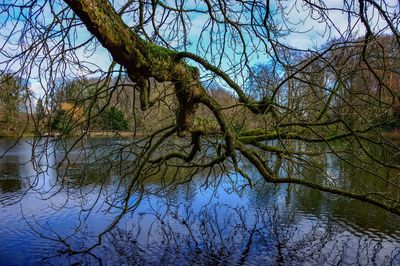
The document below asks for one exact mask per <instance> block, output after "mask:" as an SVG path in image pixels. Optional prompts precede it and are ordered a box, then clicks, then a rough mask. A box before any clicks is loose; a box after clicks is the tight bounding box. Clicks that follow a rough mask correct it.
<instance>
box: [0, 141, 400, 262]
mask: <svg viewBox="0 0 400 266" xmlns="http://www.w3.org/2000/svg"><path fill="white" fill-rule="evenodd" d="M0 141H1V140H0ZM87 141H92V142H91V143H90V145H89V146H84V147H85V154H84V155H85V156H83V155H82V152H78V151H76V152H71V153H70V154H69V155H68V160H62V158H63V155H65V153H64V151H63V150H62V149H61V148H60V147H57V146H55V145H54V144H51V143H48V145H50V146H51V145H52V146H51V147H52V149H48V151H47V153H46V155H47V156H42V157H40V156H39V155H40V154H39V153H37V154H36V155H37V157H38V158H39V159H38V160H37V165H36V168H35V169H36V171H35V170H34V165H32V164H27V163H26V162H27V161H29V158H30V154H28V152H27V151H30V150H31V149H30V148H29V147H30V146H29V143H27V142H26V141H23V142H21V144H20V145H18V146H17V147H16V148H15V149H13V150H12V151H11V152H10V153H7V155H6V156H5V157H3V158H2V159H0V170H1V174H0V175H1V178H0V198H1V197H5V196H7V197H9V196H10V195H12V196H14V197H15V196H16V195H20V194H19V193H18V192H22V191H24V190H25V189H26V187H28V186H29V187H31V188H32V189H31V190H29V191H30V192H29V193H28V194H26V195H25V196H24V197H23V198H22V200H21V207H19V206H18V205H3V206H1V205H0V209H1V212H0V220H1V221H2V222H1V226H0V235H1V236H2V237H1V238H0V247H1V248H0V265H23V264H32V263H34V264H38V263H42V264H50V265H60V264H74V263H81V264H106V265H110V264H114V265H118V264H125V265H136V264H149V265H153V264H183V265H186V264H187V265H192V264H200V265H209V264H230V265H231V264H232V265H243V264H245V265H257V264H262V265H265V264H268V265H283V264H287V265H299V264H327V265H337V264H368V263H370V262H372V263H375V264H378V265H383V264H385V265H391V264H392V265H396V264H399V263H400V231H399V228H398V224H400V223H399V222H400V219H399V218H398V217H396V216H394V215H391V214H389V213H388V212H385V211H383V210H381V209H378V208H376V207H373V206H371V205H368V204H365V203H362V202H359V201H354V200H349V199H344V198H340V197H332V196H331V195H326V194H323V193H321V192H318V191H316V190H312V189H308V188H302V187H298V186H294V185H280V186H274V185H269V184H265V183H264V182H260V181H259V180H258V179H257V176H254V177H253V178H254V183H255V186H254V187H253V188H249V187H248V186H246V184H247V182H246V180H244V179H243V178H241V177H240V176H239V175H237V174H235V173H233V170H232V169H231V168H230V166H229V165H223V166H221V167H215V168H214V169H213V170H212V171H196V170H194V169H189V168H177V167H174V166H172V165H169V166H166V165H165V166H163V167H161V168H159V169H152V168H146V169H143V171H146V173H147V174H148V175H147V176H149V178H147V179H146V180H143V182H141V184H142V187H140V188H139V187H138V188H135V189H134V190H131V191H132V192H131V198H129V206H134V208H131V209H129V211H126V210H125V209H124V208H123V206H124V204H125V200H126V197H125V196H126V192H127V191H130V190H129V185H130V184H131V182H130V181H131V179H130V178H131V174H132V172H133V171H134V170H135V169H134V167H135V165H133V157H134V156H138V155H133V156H132V153H131V152H129V151H127V150H125V149H126V146H123V145H122V146H121V147H120V146H118V145H120V144H121V143H120V142H118V141H110V140H104V141H102V140H99V139H96V140H87ZM0 144H1V143H0ZM66 144H67V145H68V143H66ZM86 144H87V143H86ZM86 144H85V143H83V144H82V145H86ZM110 144H112V145H116V146H110ZM43 145H47V144H46V143H45V144H43ZM0 147H4V145H3V146H0ZM93 147H95V148H93ZM110 147H112V148H113V149H114V151H115V149H119V152H114V153H111V155H110V154H109V153H107V151H109V149H110ZM119 147H120V148H119ZM312 148H313V149H314V150H315V147H312ZM322 149H323V148H322ZM81 151H82V150H81ZM105 155H106V156H105ZM118 156H120V157H119V158H121V156H122V158H125V160H123V161H124V163H122V164H119V165H116V167H115V166H114V167H111V166H112V164H111V163H110V162H111V161H110V160H112V158H115V157H118ZM124 156H127V157H124ZM346 156H347V157H346V161H348V162H346V161H343V160H338V158H336V157H334V156H329V155H326V154H323V155H321V157H320V159H321V160H320V161H319V164H320V165H321V167H319V168H317V169H316V168H312V167H308V165H306V164H305V165H294V164H291V163H290V162H285V161H282V162H281V164H280V166H279V167H278V168H277V170H278V171H280V172H281V173H282V175H283V174H289V173H290V174H294V173H297V174H301V175H304V176H306V177H307V178H309V179H316V180H317V179H320V178H321V176H322V177H324V178H327V179H326V180H327V181H326V182H337V183H338V184H342V185H343V186H348V187H349V188H353V187H354V188H355V189H356V188H357V186H359V182H358V181H359V179H360V178H362V179H363V180H364V181H365V180H367V181H368V180H369V178H370V177H371V176H370V175H372V174H373V173H371V172H368V171H364V170H362V169H360V168H355V167H353V166H352V164H356V163H359V160H358V159H357V156H358V155H357V154H356V153H349V154H347V155H346ZM381 156H387V155H385V154H382V155H381ZM107 160H109V161H107ZM273 160H275V162H273V163H275V164H276V161H277V160H278V159H277V158H273ZM38 166H39V167H38ZM46 167H50V168H49V169H47V171H46V172H45V173H43V172H41V171H40V169H43V168H46ZM244 167H245V165H244ZM374 167H375V166H374ZM366 169H368V167H367V168H366ZM373 169H374V170H375V171H378V172H379V173H382V174H385V171H386V170H385V169H382V168H373ZM38 170H39V171H38ZM371 170H372V168H371ZM249 172H251V169H249ZM353 176H354V179H353V178H352V177H353ZM371 180H372V178H371ZM189 181H190V182H189ZM373 185H383V186H386V184H381V183H374V184H373ZM44 196H46V197H44ZM138 200H140V201H138ZM136 203H138V204H137V205H135V204H136ZM121 213H123V215H120V214H121ZM115 219H118V223H117V224H116V226H113V227H111V228H110V230H108V228H109V225H110V224H111V223H112V222H113V221H114V220H115ZM28 225H29V226H28ZM105 231H106V233H104V234H103V235H102V238H101V244H100V245H97V243H98V241H99V238H98V235H99V234H102V233H103V232H105ZM93 246H95V248H93V249H90V250H89V252H87V253H83V254H74V253H68V252H67V251H71V250H73V251H79V250H85V249H87V248H89V247H93ZM16 254H18V256H16ZM16 257H18V260H16Z"/></svg>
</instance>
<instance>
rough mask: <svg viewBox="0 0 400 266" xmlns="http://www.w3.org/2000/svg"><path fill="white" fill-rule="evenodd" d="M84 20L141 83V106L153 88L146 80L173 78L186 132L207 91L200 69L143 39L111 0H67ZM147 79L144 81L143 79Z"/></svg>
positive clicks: (181, 126)
mask: <svg viewBox="0 0 400 266" xmlns="http://www.w3.org/2000/svg"><path fill="white" fill-rule="evenodd" d="M64 2H65V3H66V4H67V5H68V6H69V7H70V8H71V9H72V10H73V11H74V13H75V14H76V15H77V16H78V17H79V18H80V19H81V20H82V22H83V23H84V24H85V26H86V28H87V29H88V31H89V32H90V33H92V34H93V35H94V36H95V37H96V38H97V40H98V41H99V42H100V43H101V44H102V45H103V46H104V47H105V48H106V49H107V50H108V51H109V52H110V53H111V55H112V57H113V59H114V60H115V62H117V63H118V64H120V65H122V66H123V67H125V68H126V70H127V73H128V76H129V77H130V78H131V79H132V81H133V82H136V83H137V84H138V86H139V92H140V94H141V95H140V96H141V97H140V98H141V108H142V110H145V109H147V108H148V107H149V97H150V88H148V85H147V84H144V83H145V80H146V79H148V78H154V79H155V80H157V81H159V82H166V81H170V82H173V84H174V86H175V94H176V96H177V99H178V102H179V108H178V112H177V127H178V135H181V136H182V135H186V133H185V132H187V131H189V130H190V129H191V128H192V127H193V124H194V115H195V112H196V109H197V106H198V105H197V102H198V101H197V99H198V98H199V96H200V95H204V94H206V92H205V90H204V88H203V87H202V85H201V84H200V81H199V72H198V70H197V69H196V68H194V67H190V66H188V65H187V64H186V63H185V62H183V61H182V60H181V59H180V58H177V57H176V54H177V52H175V51H173V50H169V49H166V48H164V47H161V46H158V45H155V44H153V43H150V42H147V41H145V40H143V39H141V38H140V37H139V36H138V35H137V34H136V33H135V32H134V31H132V30H131V29H130V28H129V27H128V26H127V25H126V24H125V23H124V21H123V20H122V18H121V17H120V15H118V13H117V12H116V11H115V10H114V8H113V7H112V6H111V5H110V3H109V2H108V0H64ZM143 81H144V82H143Z"/></svg>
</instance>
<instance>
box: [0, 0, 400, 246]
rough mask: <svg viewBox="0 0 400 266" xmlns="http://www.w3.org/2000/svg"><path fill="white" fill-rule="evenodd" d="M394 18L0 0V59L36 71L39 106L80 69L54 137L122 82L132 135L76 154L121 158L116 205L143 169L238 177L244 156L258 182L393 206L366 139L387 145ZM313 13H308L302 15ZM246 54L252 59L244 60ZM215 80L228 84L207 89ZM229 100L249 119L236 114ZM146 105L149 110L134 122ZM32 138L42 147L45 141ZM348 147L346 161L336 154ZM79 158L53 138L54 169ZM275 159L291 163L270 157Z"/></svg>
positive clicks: (394, 95)
mask: <svg viewBox="0 0 400 266" xmlns="http://www.w3.org/2000/svg"><path fill="white" fill-rule="evenodd" d="M338 14H340V15H338ZM337 16H339V20H338V19H337ZM335 17H336V18H335ZM343 18H345V19H343ZM399 19H400V17H399V12H398V3H397V2H396V1H393V3H392V2H390V1H379V2H376V1H371V0H359V1H343V2H342V3H341V4H340V5H332V6H330V5H329V4H327V3H325V2H324V1H289V2H283V1H276V2H271V1H228V0H222V1H221V0H218V1H217V0H204V1H183V0H181V1H148V0H139V1H130V0H127V1H108V0H64V1H60V0H58V1H41V0H29V1H28V0H27V1H18V0H15V1H2V3H1V4H0V23H1V28H2V32H1V35H2V39H1V45H0V67H1V69H2V70H1V71H2V72H9V73H13V74H14V75H20V76H23V77H24V78H25V79H29V80H32V81H33V80H35V82H37V83H38V84H40V86H41V88H42V89H43V92H44V97H43V102H45V103H48V105H49V106H48V107H47V108H48V109H49V110H51V109H52V107H51V104H52V102H55V98H56V95H57V93H56V91H57V89H58V88H63V87H64V86H67V85H68V84H71V83H70V82H71V81H74V80H76V79H77V78H78V79H82V77H83V76H86V78H90V79H91V81H90V82H89V83H87V84H84V85H83V86H82V87H80V89H79V90H78V92H75V93H74V95H75V97H76V99H75V102H76V108H78V105H79V103H82V106H84V107H85V110H84V112H83V113H82V114H81V115H80V116H81V118H77V119H71V121H70V125H71V126H72V127H74V128H75V129H79V130H77V131H76V132H77V134H78V137H77V140H76V141H75V142H74V143H73V144H72V145H71V146H68V147H66V149H67V150H68V151H73V150H74V149H80V148H82V150H83V149H85V147H86V146H85V145H87V142H86V143H85V144H82V140H84V139H86V136H87V135H88V134H89V133H88V132H89V131H90V128H91V123H92V122H93V121H94V120H95V119H96V117H98V116H99V115H100V114H101V113H102V112H103V111H104V110H105V109H106V108H107V106H109V105H118V103H121V102H123V101H124V100H126V99H127V96H126V95H128V94H129V95H130V96H129V97H130V99H132V101H133V104H131V105H130V106H131V107H132V109H133V112H132V116H131V119H132V120H134V121H133V122H132V125H133V126H132V128H133V133H132V136H136V137H138V138H136V137H130V138H127V140H126V142H125V143H124V144H121V145H118V146H117V147H116V148H115V149H113V150H112V151H108V152H107V154H106V155H104V154H103V155H102V156H100V157H101V158H98V157H97V156H99V155H97V154H94V153H93V154H91V155H92V156H95V157H96V159H97V160H95V161H96V162H93V160H92V159H93V158H92V157H91V158H90V159H87V161H85V162H86V163H87V164H86V166H87V167H89V168H90V167H95V166H96V163H100V164H101V163H102V162H103V163H104V161H106V162H110V163H111V165H112V167H114V168H115V169H123V173H124V174H123V176H124V178H125V177H126V178H127V179H126V180H125V179H124V180H125V181H124V182H126V184H125V185H124V186H121V187H119V189H120V191H118V193H116V194H115V195H114V196H113V197H112V196H110V198H108V200H107V203H108V204H110V206H112V207H118V208H119V209H120V210H121V216H122V215H123V214H125V213H127V212H128V211H130V210H132V209H134V208H135V204H134V203H132V197H136V196H133V195H137V194H136V192H137V191H141V189H143V183H144V182H146V179H149V178H152V177H154V176H157V177H159V178H161V179H162V178H163V177H165V175H166V173H167V171H170V170H166V169H168V168H169V167H170V166H172V165H173V166H179V167H178V169H181V170H177V171H188V173H186V174H184V175H182V176H183V177H182V176H181V177H179V178H178V177H176V178H174V180H173V182H188V181H190V180H192V178H193V176H194V175H195V174H197V173H199V172H200V171H202V172H207V171H213V170H212V169H213V168H214V167H219V168H220V169H222V171H225V172H226V173H229V172H230V171H234V172H237V173H239V174H240V175H242V176H243V177H244V178H245V179H246V180H247V184H248V185H250V186H252V185H253V182H254V179H253V177H252V176H251V174H250V171H249V168H248V167H247V165H251V166H252V167H253V169H256V172H257V175H259V176H261V177H262V178H263V180H264V181H265V182H271V183H276V184H282V183H290V184H296V185H301V186H306V187H310V188H313V189H317V190H320V191H322V192H328V193H330V194H336V195H340V196H347V197H350V198H353V199H358V200H361V201H364V202H368V203H370V204H373V205H375V206H378V207H380V208H383V209H385V210H387V211H390V212H392V213H395V214H400V196H399V195H400V193H399V189H400V183H399V182H400V180H399V177H398V170H400V166H399V165H398V163H397V162H395V161H390V160H386V159H384V158H378V157H377V156H376V155H375V154H374V153H373V152H372V151H371V149H375V148H376V147H383V149H384V150H385V151H386V152H391V153H396V154H397V153H398V152H399V147H398V146H397V144H395V143H394V142H392V141H391V140H390V139H387V138H385V136H384V135H383V134H382V131H381V128H382V121H381V120H380V118H381V117H383V116H384V115H385V114H387V113H388V112H391V113H393V112H394V110H397V109H396V108H397V106H398V97H399V95H398V92H399V91H398V84H397V83H395V82H394V80H395V79H397V77H398V74H399V66H398V65H397V63H396V62H398V59H399V58H398V56H399V53H398V52H396V51H398V49H399V48H400V47H399V46H400V34H399V31H398V29H399ZM310 23H311V24H310ZM315 23H319V24H318V25H319V26H321V27H318V28H317V29H314V28H313V26H307V25H314V24H315ZM339 23H341V24H340V25H339ZM301 25H303V26H301ZM318 34H320V35H323V37H321V40H322V41H321V43H320V44H319V45H317V44H315V45H314V46H313V45H311V44H308V46H307V47H304V46H303V47H301V43H296V38H295V37H296V36H297V37H298V36H299V35H303V36H304V35H306V36H310V37H309V38H315V36H318ZM107 62H109V65H106V64H107ZM260 63H261V64H263V65H264V67H265V69H264V70H265V71H258V70H257V69H256V68H255V65H257V64H260ZM252 78H253V80H258V82H257V84H255V83H254V82H249V80H251V79H252ZM254 78H256V79H254ZM215 84H219V86H220V87H223V88H225V90H227V91H228V94H231V95H233V98H232V99H231V100H230V101H225V102H222V100H221V99H218V97H215V94H213V92H212V87H215V86H213V85H215ZM394 84H395V85H394ZM396 84H397V85H396ZM249 86H250V88H249ZM128 102H129V101H128ZM83 103H84V104H83ZM99 103H101V104H99ZM227 103H229V104H228V105H227ZM125 104H127V103H125ZM129 104H130V103H129ZM139 107H140V108H139ZM160 110H162V111H160ZM205 114H206V115H205ZM208 114H211V115H208ZM232 114H237V115H236V117H239V116H242V118H247V119H251V120H252V121H253V123H242V126H236V125H237V121H238V120H236V121H235V119H231V118H230V117H232ZM205 116H206V118H207V119H204V118H205ZM150 118H151V119H150ZM239 118H240V117H239ZM146 119H148V121H156V122H151V124H150V126H149V124H147V126H143V127H140V125H143V123H146V122H145V121H146ZM239 120H240V119H239ZM242 120H243V119H242ZM116 134H118V132H116ZM176 136H177V137H179V139H177V138H176ZM87 141H88V142H89V144H92V143H91V142H90V140H87ZM337 141H341V143H342V144H343V145H340V146H338V145H336V144H335V143H337ZM39 143H41V144H40V145H44V147H45V149H44V150H49V149H48V148H49V147H50V146H51V145H59V144H54V143H53V142H51V141H47V142H45V144H43V142H40V141H39V140H38V142H37V143H36V144H39ZM321 144H323V145H321ZM46 145H47V146H46ZM93 145H94V144H93ZM46 147H47V148H46ZM310 147H311V148H312V149H310ZM349 147H354V148H356V149H357V152H358V153H359V154H358V155H359V158H360V163H358V162H357V163H354V162H351V161H348V159H347V157H346V155H347V154H348V152H349V151H348V149H347V148H349ZM326 153H335V154H336V156H337V157H338V158H340V159H341V160H343V161H346V162H348V163H351V164H353V166H354V168H363V169H364V170H365V171H369V172H371V173H373V174H374V180H373V181H372V182H369V183H367V182H365V180H363V179H362V177H357V180H358V183H357V184H356V185H352V186H348V185H347V184H346V180H335V179H334V178H333V177H332V176H330V175H329V173H326V172H324V171H323V169H324V168H323V167H321V160H322V159H321V158H323V156H324V154H326ZM82 154H85V152H83V151H82ZM42 155H46V156H48V154H47V153H45V154H41V155H40V154H36V160H37V162H36V163H37V164H38V170H39V171H40V170H41V169H42V166H43V165H42V166H41V165H40V164H41V160H42V157H41V156H42ZM86 155H87V154H86ZM46 156H44V157H46ZM89 157H90V156H89ZM110 158H112V159H110ZM82 160H84V159H83V158H82V157H79V158H76V160H75V161H71V160H70V159H69V158H68V152H67V154H66V155H65V157H64V158H63V159H62V160H60V161H59V162H58V164H57V165H56V167H58V170H59V169H61V168H62V169H64V168H66V169H67V170H66V171H68V166H70V165H71V164H72V163H78V162H80V163H81V162H82ZM127 162H129V163H127ZM42 164H43V162H42ZM282 165H285V166H288V165H291V169H292V170H285V171H283V172H282V171H279V169H280V168H281V166H282ZM302 167H305V168H307V169H314V170H315V171H316V172H318V173H319V175H317V176H318V178H311V177H310V176H307V171H301V169H300V168H302ZM114 168H113V169H114ZM378 168H379V169H382V168H383V169H390V174H382V173H381V171H376V169H378ZM182 169H185V170H182ZM187 169H190V170H187ZM286 169H288V168H286ZM110 171H111V170H110ZM61 172H62V174H60V178H59V182H60V184H62V185H61V188H62V189H67V188H69V185H68V183H69V180H68V179H66V178H64V176H65V175H66V174H65V172H63V171H61ZM128 177H129V178H128ZM82 182H84V181H82ZM121 182H122V180H121ZM100 187H101V188H102V185H100ZM134 192H135V193H134ZM138 198H139V199H140V197H138ZM110 208H111V207H110ZM119 220H120V218H117V219H115V221H114V222H113V223H112V224H111V225H110V227H109V228H111V227H112V226H113V225H115V224H116V223H118V221H119ZM109 228H108V229H106V230H105V231H104V233H106V232H108V231H109ZM100 237H101V236H100ZM92 248H93V247H92ZM89 250H90V249H89Z"/></svg>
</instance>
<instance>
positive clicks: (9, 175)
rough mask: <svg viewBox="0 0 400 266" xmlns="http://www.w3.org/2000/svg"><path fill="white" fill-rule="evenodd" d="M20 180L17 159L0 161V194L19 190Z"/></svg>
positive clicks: (20, 187)
mask: <svg viewBox="0 0 400 266" xmlns="http://www.w3.org/2000/svg"><path fill="white" fill-rule="evenodd" d="M20 178H21V177H20V164H19V163H18V158H14V157H12V158H10V159H9V160H7V161H6V160H2V161H0V193H6V192H16V191H19V190H21V189H22V187H23V184H22V181H21V179H20ZM0 196H1V195H0ZM0 202H1V197H0Z"/></svg>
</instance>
